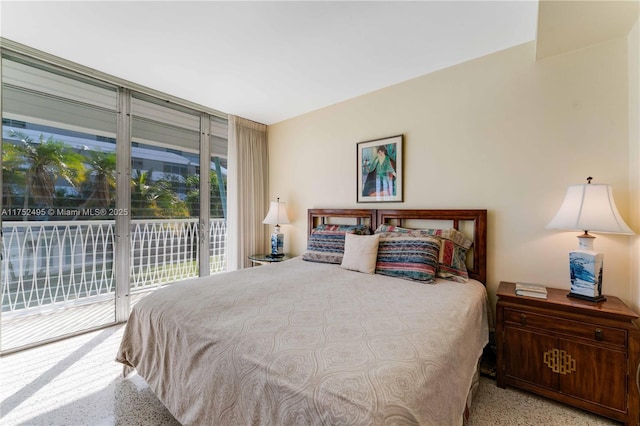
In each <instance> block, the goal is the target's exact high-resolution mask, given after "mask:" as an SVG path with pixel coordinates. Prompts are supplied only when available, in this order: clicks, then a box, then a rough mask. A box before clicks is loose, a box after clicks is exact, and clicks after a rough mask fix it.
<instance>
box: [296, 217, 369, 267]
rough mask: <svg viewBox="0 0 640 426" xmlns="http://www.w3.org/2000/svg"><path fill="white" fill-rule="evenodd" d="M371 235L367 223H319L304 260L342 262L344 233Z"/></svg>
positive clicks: (310, 238) (313, 232) (310, 236)
mask: <svg viewBox="0 0 640 426" xmlns="http://www.w3.org/2000/svg"><path fill="white" fill-rule="evenodd" d="M345 234H356V235H370V234H371V230H370V229H369V227H368V226H365V225H326V224H321V225H318V227H317V228H315V229H314V230H313V231H311V235H309V242H308V244H307V251H306V252H305V253H304V254H303V255H302V259H303V260H308V261H310V262H320V263H337V264H340V263H342V257H343V256H344V235H345Z"/></svg>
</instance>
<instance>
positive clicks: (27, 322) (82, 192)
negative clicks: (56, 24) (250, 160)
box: [0, 42, 227, 353]
mask: <svg viewBox="0 0 640 426" xmlns="http://www.w3.org/2000/svg"><path fill="white" fill-rule="evenodd" d="M7 45H8V46H10V47H12V48H11V49H8V48H7V49H5V48H4V47H3V50H2V93H1V94H2V173H3V180H2V229H3V234H4V235H3V243H4V247H3V255H4V256H3V257H4V260H3V261H2V263H1V264H0V265H1V267H2V274H0V277H1V278H2V283H1V285H2V293H1V294H2V296H1V299H2V311H1V314H0V320H1V321H2V330H3V333H2V335H1V336H0V338H1V339H2V340H0V351H1V352H3V353H5V352H7V351H13V350H15V349H16V348H19V347H24V346H29V345H33V344H35V343H37V342H38V341H42V340H48V339H52V338H57V337H62V336H66V335H70V334H74V333H78V332H81V331H82V330H85V329H90V328H95V327H99V326H103V325H107V324H112V323H114V322H115V321H116V319H117V318H120V319H124V318H126V317H127V316H128V311H126V308H127V307H128V306H129V305H131V304H132V303H135V300H137V298H139V297H141V296H142V295H143V294H144V293H145V292H146V291H148V290H150V289H153V288H157V287H158V286H161V285H166V284H168V283H171V282H174V281H176V280H180V279H185V278H190V277H195V276H198V275H203V274H209V273H216V272H220V271H223V270H224V265H225V257H224V256H225V249H224V248H225V246H226V167H227V164H226V143H227V120H226V118H225V117H224V116H223V115H222V114H219V113H217V112H215V111H201V110H200V109H199V108H193V107H191V106H190V105H189V103H188V102H187V101H182V100H179V99H175V98H171V97H169V96H166V97H164V95H162V94H159V93H155V92H153V93H149V91H147V89H144V88H141V87H137V86H135V85H134V84H131V83H127V82H123V81H119V80H117V79H116V78H115V77H111V76H108V75H105V74H101V73H99V72H97V71H96V72H92V73H91V75H87V74H85V71H84V68H82V67H79V66H74V65H73V64H69V63H67V62H65V61H61V60H60V61H59V65H61V66H56V65H52V63H58V62H57V61H56V60H52V59H51V57H47V62H46V63H45V62H40V61H39V58H34V57H30V56H26V55H25V54H24V52H25V51H26V49H21V47H20V46H19V45H15V46H14V44H12V43H11V42H9V43H7ZM119 105H120V106H119ZM122 105H125V106H126V108H127V109H128V110H129V112H130V113H131V115H130V116H129V115H128V114H124V113H121V109H122ZM122 129H126V130H124V131H123V130H122ZM129 129H130V131H129ZM203 147H204V148H203ZM203 152H204V153H206V157H204V158H210V159H211V161H209V163H210V164H211V166H210V167H209V171H208V175H207V179H208V181H209V183H210V185H209V187H210V191H207V193H201V190H200V188H201V183H200V177H201V176H200V171H201V169H202V167H203V163H204V164H206V163H207V161H204V162H203V161H202V155H203V154H202V153H203ZM38 156H39V157H38ZM49 157H51V158H49ZM40 159H44V160H46V161H44V160H43V161H40ZM123 159H125V160H123ZM122 161H125V162H124V163H123V162H122ZM42 164H45V166H42ZM129 168H130V169H131V170H130V171H131V175H130V179H129V177H127V175H126V173H127V172H128V171H129V170H128V169H129ZM123 176H124V178H123ZM118 179H121V180H118ZM118 182H120V184H119V183H118ZM122 182H124V185H123V184H122ZM118 185H120V186H118ZM122 194H130V196H128V197H126V198H125V197H122ZM202 203H207V204H205V206H206V205H209V206H210V208H209V213H210V214H209V215H207V217H206V218H201V217H200V215H201V206H202ZM203 223H204V224H206V226H207V227H208V228H209V232H208V233H206V232H204V233H203V232H200V229H199V227H200V226H201V224H203ZM118 229H120V231H118ZM116 235H123V236H125V237H124V238H125V240H124V242H123V244H125V246H122V247H126V248H127V250H129V252H130V255H131V256H128V257H127V258H126V259H125V260H124V261H122V260H119V259H120V258H119V257H118V255H117V253H116V252H115V250H114V247H115V244H116ZM203 236H204V237H203ZM201 238H206V240H207V242H208V243H209V250H205V249H203V247H206V246H202V245H201V241H200V239H201ZM120 242H121V243H122V241H120ZM118 262H120V263H118ZM116 271H125V275H124V277H125V280H126V277H127V275H128V276H129V277H130V280H129V285H128V287H127V285H126V284H125V286H124V288H121V287H120V286H121V284H118V285H116V281H117V280H116ZM118 282H119V281H118ZM130 298H133V299H132V300H130ZM121 300H126V301H127V303H125V304H122V303H121ZM80 309H82V310H83V312H85V315H83V316H82V321H78V320H74V319H73V318H74V317H73V315H74V312H76V313H77V312H78V311H79V310H80ZM123 310H125V311H124V312H123ZM43 312H47V314H50V315H47V316H46V318H47V321H48V325H51V324H55V327H42V325H41V324H39V323H38V320H39V319H40V318H42V316H41V314H42V313H43ZM87 313H88V314H87ZM56 318H59V319H60V321H59V322H55V321H56Z"/></svg>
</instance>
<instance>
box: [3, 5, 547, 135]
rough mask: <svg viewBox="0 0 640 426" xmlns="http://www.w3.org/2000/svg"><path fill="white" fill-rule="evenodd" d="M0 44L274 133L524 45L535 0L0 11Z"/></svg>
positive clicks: (530, 35) (532, 28) (531, 34)
mask: <svg viewBox="0 0 640 426" xmlns="http://www.w3.org/2000/svg"><path fill="white" fill-rule="evenodd" d="M0 14H1V20H0V35H1V36H2V37H4V38H7V39H10V40H13V41H16V42H18V43H22V44H25V45H27V46H30V47H33V48H36V49H39V50H42V51H45V52H47V53H50V54H54V55H57V56H59V57H62V58H64V59H67V60H71V61H74V62H77V63H79V64H81V65H85V66H88V67H91V68H94V69H96V70H99V71H102V72H105V73H108V74H111V75H114V76H116V77H119V78H123V79H126V80H129V81H131V82H134V83H137V84H141V85H144V86H146V87H150V88H153V89H156V90H159V91H162V92H165V93H168V94H170V95H173V96H177V97H180V98H183V99H186V100H189V101H192V102H195V103H198V104H201V105H204V106H206V107H209V108H213V109H217V110H219V111H222V112H225V113H229V114H235V115H239V116H242V117H245V118H249V119H251V120H254V121H257V122H260V123H264V124H273V123H276V122H278V121H281V120H285V119H287V118H291V117H294V116H297V115H300V114H303V113H306V112H309V111H313V110H316V109H319V108H322V107H325V106H328V105H331V104H334V103H337V102H340V101H343V100H346V99H349V98H352V97H355V96H359V95H362V94H365V93H368V92H371V91H374V90H377V89H381V88H383V87H387V86H390V85H393V84H396V83H399V82H402V81H406V80H408V79H411V78H414V77H418V76H420V75H424V74H427V73H429V72H432V71H435V70H438V69H442V68H445V67H448V66H451V65H454V64H458V63H461V62H464V61H467V60H470V59H473V58H477V57H480V56H484V55H487V54H490V53H493V52H496V51H499V50H503V49H506V48H509V47H511V46H515V45H518V44H521V43H525V42H528V41H531V40H533V39H534V38H535V36H536V25H537V14H538V2H537V1H414V2H398V1H379V2H346V1H341V2H311V1H305V2H284V1H280V2H238V1H234V2H217V1H195V2H190V1H161V2H156V1H137V2H135V1H119V2H96V1H83V2H78V1H75V2H74V1H71V2H56V1H48V2H32V1H28V2H24V1H22V2H14V1H6V0H3V1H1V2H0Z"/></svg>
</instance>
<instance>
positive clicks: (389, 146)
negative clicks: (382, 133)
mask: <svg viewBox="0 0 640 426" xmlns="http://www.w3.org/2000/svg"><path fill="white" fill-rule="evenodd" d="M403 142H404V136H403V135H396V136H390V137H386V138H382V139H374V140H369V141H364V142H358V143H357V145H356V147H357V176H358V177H357V198H356V200H357V202H358V203H389V202H402V201H403V199H402V188H403V180H402V174H403V162H402V153H403Z"/></svg>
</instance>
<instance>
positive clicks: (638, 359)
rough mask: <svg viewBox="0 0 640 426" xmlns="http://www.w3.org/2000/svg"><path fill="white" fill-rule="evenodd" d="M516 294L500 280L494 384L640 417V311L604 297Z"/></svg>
mask: <svg viewBox="0 0 640 426" xmlns="http://www.w3.org/2000/svg"><path fill="white" fill-rule="evenodd" d="M547 291H548V296H547V299H536V298H530V297H523V296H516V295H515V284H514V283H508V282H501V283H500V286H499V287H498V291H497V296H498V304H497V307H496V343H497V384H498V386H500V387H502V388H504V387H507V386H508V385H509V386H514V387H517V388H521V389H524V390H527V391H530V392H535V393H537V394H540V395H542V396H545V397H548V398H551V399H555V400H557V401H560V402H563V403H565V404H569V405H572V406H574V407H578V408H581V409H584V410H588V411H591V412H594V413H596V414H600V415H602V416H606V417H610V418H612V419H615V420H618V421H621V422H624V423H625V424H628V425H638V424H639V422H640V396H639V390H638V386H639V384H638V383H637V380H640V379H638V374H639V373H640V372H639V371H638V368H640V365H639V364H640V330H639V329H638V326H637V325H636V324H635V323H634V322H633V321H634V320H636V319H637V318H638V315H637V314H636V313H635V312H633V311H632V310H631V309H629V308H628V307H627V306H626V305H625V304H624V303H623V302H622V301H621V300H620V299H618V298H617V297H613V296H607V300H606V301H605V302H601V303H591V302H585V301H581V300H578V299H570V298H567V293H568V291H567V290H560V289H554V288H547Z"/></svg>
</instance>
